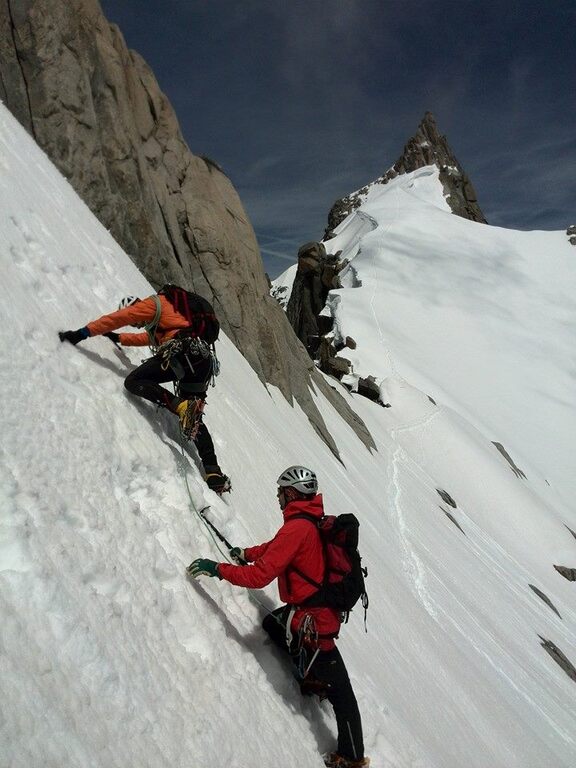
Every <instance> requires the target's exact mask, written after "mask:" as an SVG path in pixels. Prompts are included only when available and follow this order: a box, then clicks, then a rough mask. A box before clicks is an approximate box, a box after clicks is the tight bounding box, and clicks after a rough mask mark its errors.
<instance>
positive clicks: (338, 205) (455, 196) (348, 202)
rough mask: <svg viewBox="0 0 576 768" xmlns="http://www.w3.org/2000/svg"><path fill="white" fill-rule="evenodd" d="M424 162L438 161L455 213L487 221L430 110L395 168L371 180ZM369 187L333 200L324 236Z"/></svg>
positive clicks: (384, 180) (378, 181) (383, 178)
mask: <svg viewBox="0 0 576 768" xmlns="http://www.w3.org/2000/svg"><path fill="white" fill-rule="evenodd" d="M425 165H436V166H437V167H438V169H439V170H440V181H441V182H442V184H443V186H444V192H445V194H446V195H447V197H446V200H447V202H448V204H449V206H450V207H451V209H452V212H453V213H455V214H456V215H457V216H462V217H463V218H465V219H470V220H471V221H478V222H482V223H484V224H485V223H486V218H485V216H484V214H483V213H482V211H481V209H480V206H479V205H478V201H477V198H476V192H475V190H474V187H473V185H472V182H471V181H470V179H469V178H468V176H467V175H466V173H465V171H464V169H463V168H462V166H461V165H460V163H459V162H458V160H457V159H456V157H455V155H454V153H453V152H452V150H451V149H450V147H449V146H448V142H447V141H446V137H445V136H442V135H441V134H440V133H439V131H438V128H437V127H436V121H435V120H434V116H433V115H432V113H431V112H427V113H426V114H425V115H424V119H423V120H422V122H421V123H420V125H419V126H418V130H417V131H416V133H415V134H414V136H412V138H411V139H410V140H409V141H408V143H407V144H406V146H405V147H404V151H403V152H402V154H401V156H400V157H399V158H398V160H397V161H396V162H395V163H394V165H393V166H392V168H390V169H389V170H388V171H386V173H385V174H383V175H382V176H380V177H379V178H378V179H376V180H375V181H374V182H372V184H387V183H388V182H389V181H390V180H391V179H394V178H396V176H399V175H400V174H403V173H411V172H412V171H415V170H417V169H418V168H422V167H423V166H425ZM367 191H368V186H366V187H363V188H362V189H359V190H358V191H356V192H354V193H353V194H351V195H348V196H347V197H343V198H342V199H340V200H337V201H336V202H335V203H334V205H333V206H332V209H331V210H330V213H329V214H328V228H327V230H326V236H325V239H329V237H330V236H331V234H330V233H331V232H332V230H333V229H335V228H336V227H337V226H338V224H340V222H341V221H343V220H344V219H345V218H346V216H348V214H349V213H351V212H352V211H353V210H355V209H356V208H358V206H359V205H360V204H361V203H362V199H363V197H364V195H365V194H366V192H367Z"/></svg>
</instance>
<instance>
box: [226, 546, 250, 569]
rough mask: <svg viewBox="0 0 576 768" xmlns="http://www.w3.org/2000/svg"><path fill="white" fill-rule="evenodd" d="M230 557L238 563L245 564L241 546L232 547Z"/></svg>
mask: <svg viewBox="0 0 576 768" xmlns="http://www.w3.org/2000/svg"><path fill="white" fill-rule="evenodd" d="M230 557H231V558H232V560H234V562H235V563H238V565H247V562H246V558H245V557H244V550H243V549H241V547H232V549H231V550H230Z"/></svg>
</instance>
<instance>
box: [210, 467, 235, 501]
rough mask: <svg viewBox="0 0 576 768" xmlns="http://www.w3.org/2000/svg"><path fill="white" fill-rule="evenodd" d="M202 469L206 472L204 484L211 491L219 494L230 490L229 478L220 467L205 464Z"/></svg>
mask: <svg viewBox="0 0 576 768" xmlns="http://www.w3.org/2000/svg"><path fill="white" fill-rule="evenodd" d="M204 471H205V472H206V485H207V486H208V488H210V490H211V491H214V492H215V493H217V494H218V495H219V496H221V495H222V494H223V493H226V491H229V490H231V488H232V484H231V483H230V478H229V477H228V475H225V474H224V473H223V472H222V471H221V469H220V467H217V466H207V467H204Z"/></svg>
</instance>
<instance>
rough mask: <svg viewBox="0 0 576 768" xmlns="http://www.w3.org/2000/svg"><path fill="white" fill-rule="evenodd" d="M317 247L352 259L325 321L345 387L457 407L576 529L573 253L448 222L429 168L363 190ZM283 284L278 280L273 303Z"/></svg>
mask: <svg viewBox="0 0 576 768" xmlns="http://www.w3.org/2000/svg"><path fill="white" fill-rule="evenodd" d="M326 248H327V250H328V252H329V253H336V252H337V251H339V250H342V258H347V259H349V260H350V264H349V266H348V268H347V270H346V271H345V272H344V273H343V274H342V283H343V288H342V289H340V290H335V291H331V293H330V296H329V306H328V307H327V309H326V310H325V312H326V314H332V315H333V316H334V318H335V320H336V329H337V330H336V333H337V334H339V335H341V336H342V337H346V336H352V337H353V338H354V339H355V340H356V342H357V343H358V346H357V348H356V350H353V351H352V350H349V349H345V350H343V351H342V352H341V353H340V355H341V356H343V357H346V358H347V359H349V360H350V361H351V362H352V363H353V366H354V376H353V377H352V379H351V380H350V382H349V383H351V384H353V385H354V383H355V382H354V378H355V379H357V378H358V376H363V377H364V376H367V375H369V374H372V375H374V376H376V377H377V379H378V380H379V381H383V380H384V379H386V378H388V377H392V378H395V377H399V378H400V379H405V380H407V381H409V382H410V383H411V384H412V385H413V386H416V387H418V388H419V389H421V390H422V391H423V392H426V393H427V394H429V395H430V396H432V397H433V398H434V400H436V401H438V402H443V403H444V404H446V405H450V406H451V407H453V408H455V409H456V410H457V411H458V412H459V413H460V414H462V415H463V416H465V418H467V419H468V420H469V421H470V422H471V423H473V424H474V425H475V426H476V427H478V428H479V429H480V430H481V431H482V432H483V433H484V434H485V435H486V436H487V437H489V438H490V439H491V440H494V441H497V442H500V443H502V444H503V445H504V447H505V448H506V449H507V450H508V451H509V452H511V453H512V455H513V457H514V459H515V461H516V463H517V465H518V466H519V467H520V468H521V469H522V470H523V471H524V472H525V473H526V474H527V475H528V476H529V479H530V480H531V481H533V482H535V483H539V484H540V485H541V486H542V487H544V488H547V487H548V486H547V485H546V482H545V481H547V482H548V483H549V484H550V485H551V486H552V487H553V489H554V491H555V492H557V494H558V497H559V499H557V502H556V503H558V504H562V503H563V505H564V511H565V513H566V514H570V515H571V518H572V521H573V523H574V524H576V514H575V513H574V504H573V500H574V498H575V497H576V386H575V384H576V382H575V379H576V368H575V366H574V349H575V348H576V298H575V290H574V289H575V287H576V249H575V248H574V246H573V245H570V243H569V241H568V238H567V236H566V233H564V232H517V231H513V230H506V229H502V228H499V227H490V226H487V225H484V224H478V223H476V222H471V221H468V220H466V219H462V218H460V217H458V216H454V215H453V214H452V213H451V212H450V209H449V207H448V205H447V203H446V201H445V199H444V196H443V190H442V185H441V183H440V181H439V179H438V171H437V169H436V168H435V166H429V167H426V168H421V169H419V170H418V171H415V172H413V173H410V174H406V175H402V176H398V177H397V178H396V179H394V180H393V181H391V182H390V183H388V184H386V185H379V184H373V185H371V186H370V187H369V191H368V194H366V195H364V201H363V204H362V205H361V206H360V208H359V209H357V210H356V211H355V212H354V213H352V214H351V215H350V216H348V217H347V218H346V219H345V220H344V221H343V222H342V223H341V224H340V226H339V227H338V228H337V229H336V237H334V238H333V239H332V240H330V241H328V242H326ZM290 277H291V276H290V275H289V274H288V273H285V275H282V276H280V277H279V278H278V284H279V285H282V286H283V287H284V289H285V290H284V294H285V295H288V294H289V291H290V283H291V280H290ZM292 279H293V278H292ZM351 289H353V290H351ZM383 394H384V397H386V394H385V393H383ZM547 495H548V497H550V498H551V494H550V493H548V494H547Z"/></svg>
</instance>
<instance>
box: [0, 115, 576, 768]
mask: <svg viewBox="0 0 576 768" xmlns="http://www.w3.org/2000/svg"><path fill="white" fill-rule="evenodd" d="M0 243H1V247H0V258H1V270H2V277H3V288H4V290H3V296H2V304H1V318H0V319H1V323H0V343H1V349H2V362H3V364H2V367H1V370H0V377H1V379H0V386H1V389H2V393H3V397H2V400H1V406H0V407H1V426H2V441H1V452H2V462H1V466H0V479H1V483H0V488H1V493H2V515H1V518H0V606H1V611H2V622H1V624H0V709H1V718H0V729H1V730H0V743H1V744H2V749H1V750H0V765H2V766H4V765H6V766H10V768H56V767H57V768H64V767H66V768H68V766H70V768H116V767H117V768H132V767H134V768H136V767H138V768H164V767H166V768H168V767H170V768H184V767H185V766H186V768H189V767H191V766H212V765H214V766H230V767H231V768H252V766H254V765H274V766H277V767H278V768H293V766H295V765H298V766H306V767H308V766H310V767H312V766H321V765H322V761H321V758H320V757H319V752H320V751H324V750H327V749H329V748H332V747H333V738H334V723H333V718H332V713H331V710H330V707H329V705H327V704H326V703H325V704H323V705H322V706H319V705H317V704H316V703H315V702H310V701H308V700H306V701H303V700H302V699H301V698H300V696H299V694H298V691H297V688H296V686H295V685H294V682H293V681H292V678H291V675H290V672H289V670H288V669H287V668H286V666H285V665H283V664H282V663H281V660H280V659H279V658H278V657H277V655H276V654H275V652H274V651H273V650H272V649H271V648H270V646H269V645H267V644H266V643H265V642H264V641H263V638H262V633H261V631H260V629H259V622H260V620H261V618H262V615H263V611H264V610H265V607H267V606H270V607H271V606H275V605H276V593H275V588H274V587H273V586H271V587H269V588H268V589H266V590H265V591H263V592H260V593H258V594H257V595H252V596H250V595H249V594H248V593H246V592H245V591H243V590H239V589H236V588H234V587H231V586H230V585H227V584H225V583H223V582H218V581H216V580H204V581H203V582H200V583H194V584H190V583H189V582H188V581H187V580H186V578H185V576H184V569H185V566H186V565H187V564H188V563H189V562H190V561H191V560H192V559H193V557H195V556H199V555H205V556H211V557H213V558H215V559H222V556H221V555H220V554H219V552H218V550H217V548H216V546H215V543H214V542H213V540H212V539H211V537H210V536H209V534H208V532H207V530H206V528H205V527H204V526H203V525H202V523H201V521H200V520H199V519H198V517H197V516H196V515H195V514H194V511H193V509H192V507H191V504H190V497H189V495H188V490H187V488H188V487H189V489H190V494H191V497H192V499H193V501H194V503H195V505H197V506H202V505H203V504H205V503H210V504H211V505H212V509H211V516H212V520H213V521H214V522H215V523H216V524H217V525H219V526H220V527H221V529H222V531H223V532H224V534H225V535H226V536H227V537H228V539H229V540H230V541H232V542H233V543H234V544H237V545H240V546H243V545H247V544H249V543H256V542H259V541H263V540H265V539H267V538H269V537H270V535H271V534H272V533H273V532H274V531H275V529H276V527H277V525H278V524H279V521H280V513H279V511H278V509H277V506H276V500H275V485H274V481H275V478H276V477H277V475H278V473H279V472H280V470H281V469H283V468H284V467H285V466H287V465H289V464H292V463H295V462H298V463H303V464H308V465H311V466H314V467H315V468H316V470H317V472H318V475H319V478H320V482H321V485H322V488H323V490H324V492H325V498H326V506H327V511H329V512H331V513H340V512H344V511H349V510H350V509H352V510H354V511H355V512H356V513H357V514H358V515H359V517H360V518H361V521H362V541H361V549H362V554H363V557H364V561H365V563H366V564H367V566H368V568H369V579H368V587H369V594H370V600H371V605H370V609H369V614H368V634H366V633H365V632H364V627H363V623H362V616H361V612H360V611H359V610H357V611H355V612H354V614H353V616H352V618H351V621H350V623H349V624H348V625H347V626H346V627H345V628H344V629H343V632H342V638H341V641H340V648H341V650H342V653H343V655H344V657H345V659H346V661H347V664H348V667H349V670H350V674H351V676H352V679H353V683H354V686H355V688H356V691H357V694H358V698H359V703H360V707H361V710H362V712H363V715H364V725H365V737H366V748H367V753H368V754H370V755H371V756H372V760H373V766H375V768H379V767H380V766H391V767H394V768H460V766H462V765H466V766H468V767H469V768H486V767H487V766H490V767H491V768H543V767H544V766H551V767H552V766H553V767H554V768H568V767H569V766H572V765H573V764H574V759H575V757H576V745H575V736H574V734H575V733H576V728H575V725H576V718H575V712H574V685H575V683H574V681H573V680H571V679H570V677H569V676H568V675H567V674H566V673H565V672H564V671H563V670H562V669H561V668H560V666H558V664H557V663H556V662H555V661H554V659H553V658H552V657H551V656H550V654H549V653H547V652H546V651H545V649H544V648H543V647H542V642H543V640H542V639H541V638H544V639H546V640H548V641H550V642H552V643H554V644H555V646H556V647H558V648H559V649H560V650H561V651H562V652H563V653H564V654H565V655H566V657H568V659H571V660H572V661H573V662H574V661H575V660H576V643H575V629H576V611H575V609H574V589H573V587H574V585H573V584H571V583H570V582H568V581H567V580H565V579H563V578H562V577H561V576H560V575H559V574H558V573H557V572H556V571H555V570H554V569H553V564H554V563H556V564H562V565H566V566H574V565H575V564H576V538H574V537H573V536H572V534H571V533H570V532H569V531H568V529H567V528H566V526H565V525H564V522H566V520H564V519H561V518H560V516H558V515H557V514H556V513H555V512H554V510H553V509H552V508H551V507H549V506H548V505H547V504H546V503H545V502H544V501H543V500H542V498H541V497H540V495H538V493H537V491H539V490H540V489H539V488H536V490H535V486H534V485H533V484H529V483H527V482H525V481H523V480H522V479H521V478H518V477H516V475H515V474H514V473H513V472H512V471H511V468H510V466H509V465H508V463H507V462H506V460H505V459H504V458H503V457H502V456H501V454H500V453H498V452H497V451H496V449H495V448H494V446H493V445H492V444H491V442H490V440H489V439H488V438H487V437H486V436H485V435H483V434H482V433H481V432H480V431H477V430H476V429H475V428H474V427H473V426H471V424H470V422H469V421H465V420H464V419H463V418H462V416H459V415H457V414H456V413H455V412H453V411H452V410H450V409H449V408H448V407H446V406H445V405H442V404H439V405H434V404H433V403H432V402H431V401H430V400H429V399H428V397H427V396H426V395H424V394H423V393H422V392H421V391H419V389H417V388H415V387H413V386H411V385H410V384H409V383H408V382H407V381H406V380H405V379H403V378H401V377H391V378H389V380H388V382H387V387H388V395H389V399H390V400H391V401H392V402H393V407H392V408H391V409H383V408H380V407H378V406H376V405H374V404H372V403H370V402H368V401H367V400H365V399H363V398H360V397H358V396H353V395H348V394H347V393H345V396H346V397H348V398H349V400H350V402H351V403H352V404H353V406H354V407H355V408H356V409H357V411H358V413H359V415H360V416H361V417H362V418H363V419H364V420H365V421H366V422H367V423H369V425H370V428H371V430H372V432H373V435H374V439H375V441H376V444H377V446H378V451H377V452H374V453H373V454H370V453H369V452H368V451H367V450H366V449H365V448H364V447H363V445H362V444H361V443H360V442H359V441H358V440H357V438H356V437H355V435H354V433H353V432H352V431H351V430H350V428H349V427H348V426H347V425H346V424H345V423H344V422H342V420H341V419H340V418H339V417H338V416H337V414H336V413H335V412H334V411H333V410H332V409H331V408H330V406H328V404H327V403H326V402H325V401H324V400H323V399H322V398H321V397H320V396H318V405H319V408H320V409H321V411H322V413H323V416H324V418H325V419H326V423H327V425H328V426H329V428H330V430H331V431H332V434H333V435H334V437H335V439H336V440H337V443H338V445H339V447H340V449H341V455H342V459H343V463H340V462H338V461H337V460H336V459H335V458H334V456H333V455H332V454H331V453H330V451H329V450H328V449H327V448H326V447H325V446H324V444H323V443H322V442H321V441H320V439H319V438H318V437H317V436H316V434H315V432H314V430H313V429H312V428H311V427H310V426H309V424H308V422H307V420H306V418H305V416H304V415H303V414H302V412H301V411H300V410H299V409H298V407H294V408H292V407H291V406H290V405H289V404H288V403H287V402H286V401H285V400H284V399H283V398H282V397H281V396H280V394H279V393H278V392H277V391H276V390H274V389H273V388H268V389H266V388H264V387H263V386H262V385H261V384H260V382H259V381H258V379H257V377H256V376H255V374H254V373H253V372H252V370H251V369H250V368H249V366H248V365H247V364H246V363H245V361H244V360H243V358H242V357H241V356H240V355H239V353H238V352H237V351H236V350H235V349H234V347H233V346H232V345H231V344H230V343H229V342H228V341H227V340H226V339H225V338H224V339H222V340H221V342H219V344H218V347H219V356H220V359H221V362H222V374H221V376H220V377H219V379H218V383H217V386H216V388H215V389H214V390H213V391H211V393H210V397H209V405H208V409H207V422H208V424H209V426H210V428H211V430H212V432H213V435H214V437H215V439H216V442H217V450H218V453H219V457H220V460H221V464H222V467H223V468H224V470H225V471H227V472H228V473H229V474H230V475H231V477H232V479H233V484H234V490H233V493H232V494H231V495H230V496H228V497H227V498H226V499H225V500H220V499H218V498H217V497H215V496H214V495H213V494H211V493H210V492H209V491H208V490H207V489H206V486H205V485H204V483H203V481H202V479H201V476H200V474H199V472H198V469H197V462H196V457H195V454H194V450H193V449H192V448H191V447H190V446H186V447H185V449H184V451H182V450H181V448H180V445H179V441H178V437H177V431H176V429H175V425H174V420H173V418H171V417H170V415H169V414H167V413H165V412H159V411H156V410H155V408H154V407H152V406H150V405H149V404H147V403H140V402H137V401H135V400H133V399H130V398H129V397H127V396H125V394H124V391H123V386H122V381H123V377H124V376H125V374H126V373H127V372H128V371H129V370H130V369H131V367H132V366H133V365H135V364H137V363H138V361H139V359H140V357H141V356H142V351H138V350H127V351H119V350H117V349H115V347H114V346H113V345H112V344H111V343H110V342H109V341H108V340H106V339H102V338H98V339H91V340H88V341H86V342H85V343H84V344H82V345H79V346H78V347H76V348H74V347H72V346H70V345H68V344H65V345H62V344H60V342H59V341H58V338H57V331H58V330H59V329H62V328H76V327H78V326H80V325H83V324H84V323H85V322H86V321H88V320H89V319H93V318H95V317H96V316H98V315H99V314H100V313H102V312H104V311H108V310H110V309H111V308H113V307H114V306H115V305H116V303H117V301H118V299H119V297H121V296H123V295H126V294H139V295H143V294H146V293H147V292H150V287H149V286H148V285H147V283H146V281H145V280H144V279H143V278H142V276H141V275H140V274H139V273H138V271H137V270H136V268H135V267H134V266H133V265H132V263H131V262H130V261H129V259H128V258H127V257H126V256H125V255H124V254H123V252H122V251H121V249H120V248H119V247H118V246H117V245H116V244H115V243H114V241H113V240H112V239H111V237H110V236H109V235H108V233H107V232H106V231H105V230H104V229H103V228H102V227H101V226H100V225H99V224H98V222H97V221H96V220H95V219H94V218H93V216H92V215H91V214H90V212H89V211H88V209H87V208H86V207H85V206H84V205H83V204H82V203H81V202H80V201H79V200H78V198H77V197H76V196H75V194H74V193H73V191H72V189H71V187H70V186H69V185H68V184H67V183H66V182H65V181H64V180H63V179H62V178H61V177H60V176H59V175H58V173H57V172H56V171H55V170H54V168H53V167H52V166H51V165H50V163H49V162H48V161H47V160H46V158H45V157H44V156H43V154H42V153H41V152H40V151H39V150H38V149H37V148H36V146H35V145H34V144H33V142H32V141H31V140H30V138H29V137H28V136H27V135H26V134H25V133H24V132H23V130H22V129H21V128H20V127H19V126H18V125H17V124H16V123H15V121H14V120H13V119H12V118H11V116H10V115H9V114H8V113H7V112H6V110H4V108H3V107H2V108H0ZM417 362H418V361H416V363H417ZM416 363H415V369H416V367H417V366H416ZM406 378H407V377H406ZM417 383H418V384H419V383H420V382H417ZM334 386H338V387H340V385H338V384H336V383H334ZM436 489H441V490H443V491H445V492H447V493H448V494H450V497H451V498H452V499H453V500H454V503H455V504H456V505H457V506H456V507H453V506H449V505H448V504H447V503H446V502H445V501H443V500H442V498H441V497H440V495H439V494H438V492H437V490H436ZM446 512H449V513H450V515H451V516H452V518H453V519H450V518H449V517H448V515H447V514H446ZM455 523H457V524H458V525H459V526H460V529H459V528H458V527H457V526H456V525H455ZM529 584H532V585H533V586H534V587H536V588H537V589H538V590H540V591H541V593H542V594H546V595H547V596H548V598H549V599H550V600H551V601H552V602H553V604H554V606H555V608H556V610H557V611H558V613H559V614H560V615H558V613H556V612H555V611H554V610H552V608H551V607H550V606H549V605H547V604H546V603H545V602H544V601H543V600H542V599H541V597H539V596H538V595H537V594H536V593H535V592H534V591H533V590H531V589H530V587H529Z"/></svg>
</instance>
